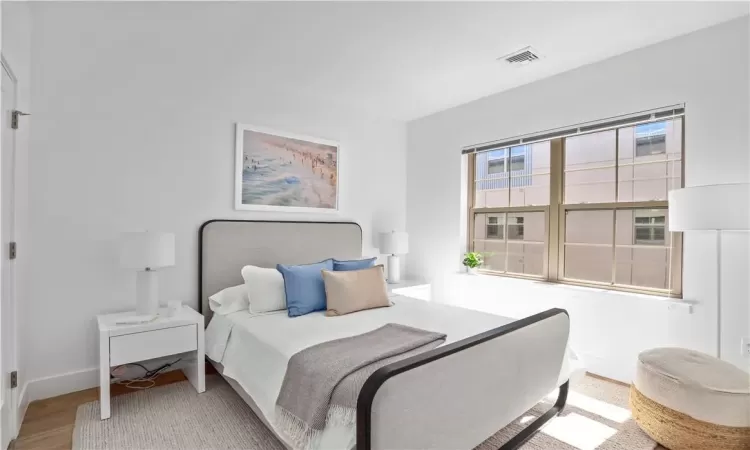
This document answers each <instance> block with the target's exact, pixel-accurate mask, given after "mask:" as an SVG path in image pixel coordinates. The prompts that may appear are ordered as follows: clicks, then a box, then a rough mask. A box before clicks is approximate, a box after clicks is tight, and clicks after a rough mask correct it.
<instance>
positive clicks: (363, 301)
mask: <svg viewBox="0 0 750 450" xmlns="http://www.w3.org/2000/svg"><path fill="white" fill-rule="evenodd" d="M321 272H322V274H323V283H324V284H325V287H326V303H327V305H328V310H327V311H326V316H342V315H344V314H349V313H353V312H356V311H362V310H365V309H372V308H382V307H384V306H390V302H389V301H388V288H387V287H386V284H385V277H384V276H383V266H382V265H380V266H375V267H370V268H369V269H362V270H349V271H343V272H333V271H330V270H321Z"/></svg>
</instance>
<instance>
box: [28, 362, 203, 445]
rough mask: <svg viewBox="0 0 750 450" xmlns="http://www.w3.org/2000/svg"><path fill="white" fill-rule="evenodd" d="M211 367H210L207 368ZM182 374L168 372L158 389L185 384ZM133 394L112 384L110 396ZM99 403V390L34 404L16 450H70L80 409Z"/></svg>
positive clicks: (157, 381)
mask: <svg viewBox="0 0 750 450" xmlns="http://www.w3.org/2000/svg"><path fill="white" fill-rule="evenodd" d="M207 366H208V364H207ZM185 379H186V378H185V375H183V374H182V372H181V371H179V370H175V371H172V372H167V373H165V374H163V375H161V376H159V377H158V378H157V379H156V384H157V386H161V385H165V384H169V383H176V382H178V381H183V380H185ZM128 392H133V390H132V389H128V388H127V387H125V386H122V385H119V384H113V385H112V387H111V391H110V394H111V395H112V396H113V397H114V396H117V395H122V394H127V393H128ZM95 400H99V388H91V389H86V390H85V391H78V392H72V393H70V394H65V395H61V396H59V397H53V398H48V399H45V400H39V401H35V402H31V404H29V409H28V410H26V416H25V417H24V419H23V424H22V425H21V431H20V432H19V433H18V438H16V441H15V447H14V448H15V450H68V449H70V448H71V447H72V446H73V427H74V425H75V421H76V410H77V409H78V406H79V405H82V404H84V403H88V402H93V401H95Z"/></svg>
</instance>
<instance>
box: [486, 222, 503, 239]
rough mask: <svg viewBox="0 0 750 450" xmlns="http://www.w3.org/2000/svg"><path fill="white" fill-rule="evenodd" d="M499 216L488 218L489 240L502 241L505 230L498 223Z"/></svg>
mask: <svg viewBox="0 0 750 450" xmlns="http://www.w3.org/2000/svg"><path fill="white" fill-rule="evenodd" d="M497 219H498V218H497V216H490V217H487V239H502V238H503V229H502V227H501V226H500V224H498V223H497Z"/></svg>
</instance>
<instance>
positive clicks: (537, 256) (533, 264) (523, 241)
mask: <svg viewBox="0 0 750 450" xmlns="http://www.w3.org/2000/svg"><path fill="white" fill-rule="evenodd" d="M544 219H545V213H543V212H527V213H508V272H512V273H520V274H526V275H537V276H541V275H543V274H544V267H543V266H544V246H545V243H546V241H547V235H546V233H545V220H544Z"/></svg>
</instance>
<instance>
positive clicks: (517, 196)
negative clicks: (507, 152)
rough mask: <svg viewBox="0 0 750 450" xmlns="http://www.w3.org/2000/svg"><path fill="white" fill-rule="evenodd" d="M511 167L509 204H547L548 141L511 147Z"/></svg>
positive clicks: (548, 194)
mask: <svg viewBox="0 0 750 450" xmlns="http://www.w3.org/2000/svg"><path fill="white" fill-rule="evenodd" d="M511 169H512V172H511V174H510V176H511V188H510V204H511V206H532V205H549V197H550V192H549V190H550V186H549V177H550V175H549V174H550V142H549V141H546V142H537V143H535V144H530V145H521V146H518V147H512V148H511Z"/></svg>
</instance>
